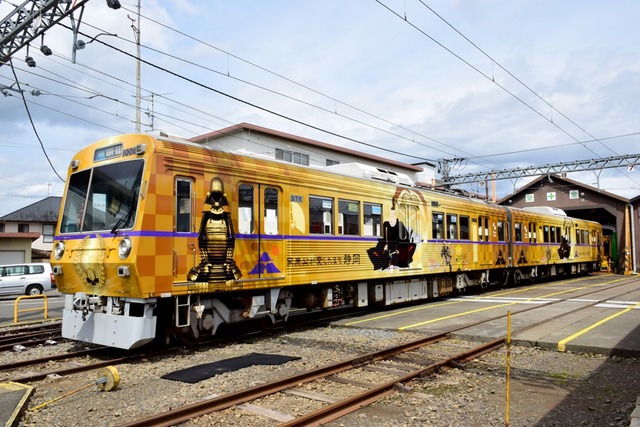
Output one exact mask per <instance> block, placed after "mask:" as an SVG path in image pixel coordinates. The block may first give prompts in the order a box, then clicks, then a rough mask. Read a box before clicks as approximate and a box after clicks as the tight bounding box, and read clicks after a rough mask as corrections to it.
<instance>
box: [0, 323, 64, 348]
mask: <svg viewBox="0 0 640 427" xmlns="http://www.w3.org/2000/svg"><path fill="white" fill-rule="evenodd" d="M60 339H62V323H61V322H52V323H43V324H38V325H29V326H21V327H15V328H7V329H3V330H2V331H0V351H5V350H11V349H13V347H14V346H17V345H21V346H23V347H30V346H35V345H39V344H43V343H45V342H47V341H48V340H60Z"/></svg>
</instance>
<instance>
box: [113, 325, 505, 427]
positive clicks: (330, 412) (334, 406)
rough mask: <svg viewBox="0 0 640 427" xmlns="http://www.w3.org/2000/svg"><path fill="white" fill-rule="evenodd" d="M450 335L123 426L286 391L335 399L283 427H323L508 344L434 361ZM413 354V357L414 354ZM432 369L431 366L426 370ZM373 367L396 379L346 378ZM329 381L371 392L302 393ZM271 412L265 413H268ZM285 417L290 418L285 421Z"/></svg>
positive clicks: (171, 420)
mask: <svg viewBox="0 0 640 427" xmlns="http://www.w3.org/2000/svg"><path fill="white" fill-rule="evenodd" d="M448 334H449V333H448V332H447V333H443V334H441V335H437V336H432V337H428V338H424V339H423V340H418V341H412V342H409V343H405V344H402V345H398V346H394V347H390V348H387V349H384V350H381V351H377V352H373V353H369V354H366V355H364V356H358V357H355V358H351V359H348V360H345V361H342V362H339V363H334V364H330V365H327V366H325V367H322V368H319V369H315V370H312V371H308V372H303V373H301V374H297V375H292V376H289V377H287V378H283V379H280V380H276V381H273V382H269V383H266V384H263V385H259V386H256V387H253V388H249V389H245V390H240V391H238V392H236V393H230V394H227V395H224V396H221V397H217V398H212V399H209V400H205V401H202V402H198V403H195V404H192V405H187V406H184V407H181V408H176V409H174V410H172V411H169V412H164V413H160V414H156V415H153V416H151V417H146V418H140V419H138V420H135V421H133V422H130V423H126V424H122V425H121V426H120V427H137V426H149V427H160V426H171V425H175V424H178V423H181V422H186V421H188V420H191V419H193V418H196V417H199V416H202V415H205V414H210V413H212V412H217V411H221V410H223V409H227V408H230V407H233V406H236V407H238V408H239V409H240V410H242V409H246V408H248V407H249V406H247V403H248V402H251V401H255V400H257V399H260V398H264V397H266V396H271V395H274V394H276V393H282V392H284V395H285V396H286V395H295V396H306V397H307V398H309V399H317V400H320V401H325V402H327V401H329V402H331V401H333V403H330V404H329V405H326V406H324V407H322V408H320V409H318V410H316V411H314V412H312V413H309V414H305V415H304V416H302V417H297V418H293V417H292V418H293V419H291V420H290V421H288V422H286V423H285V424H283V426H309V425H321V424H322V423H325V422H328V421H332V420H335V419H338V418H340V417H342V416H344V415H346V414H348V413H351V412H353V411H355V410H357V409H359V408H360V407H362V406H363V405H367V404H370V403H372V402H374V401H376V400H378V399H380V398H382V397H384V396H387V395H388V394H390V393H393V392H395V389H396V388H397V387H398V386H400V387H403V386H405V385H406V384H407V383H409V382H410V381H413V380H414V379H416V378H420V377H424V376H426V375H430V374H432V373H434V372H436V371H438V370H440V369H442V368H444V367H447V366H461V365H463V364H464V363H466V362H468V361H469V360H473V359H475V358H477V357H480V356H481V355H483V354H486V353H488V352H491V351H493V350H495V349H497V348H500V347H502V346H503V345H504V339H498V340H494V341H491V342H488V343H485V344H482V345H479V346H476V347H473V348H469V349H466V350H465V351H462V352H459V353H457V354H455V355H453V356H449V357H442V358H440V359H439V360H436V361H429V360H428V359H427V355H426V353H425V352H424V347H425V346H429V345H430V344H433V343H437V342H440V341H442V340H444V339H446V337H447V335H448ZM412 352H413V354H412ZM400 355H402V356H403V358H404V359H405V361H404V363H402V364H399V363H398V362H397V361H395V358H397V357H398V356H400ZM424 365H426V366H424ZM361 369H373V370H378V371H379V372H386V373H390V372H395V373H396V374H398V376H396V377H395V378H393V379H391V380H389V381H385V382H383V383H382V384H374V383H362V382H359V381H356V380H350V379H348V378H345V377H344V376H341V374H342V375H344V374H345V372H348V371H354V372H353V375H354V376H356V377H357V376H358V372H357V371H358V370H361ZM319 380H328V381H332V382H335V383H336V386H337V384H347V385H356V386H358V387H364V388H366V390H365V391H363V392H361V393H357V394H355V395H353V396H351V397H349V398H347V399H338V400H337V401H336V399H335V398H334V397H333V396H322V395H318V394H312V393H305V391H304V390H302V391H301V390H299V389H300V388H301V387H300V386H301V385H304V384H306V383H309V382H312V381H319ZM267 412H268V411H264V413H267ZM283 418H285V417H283Z"/></svg>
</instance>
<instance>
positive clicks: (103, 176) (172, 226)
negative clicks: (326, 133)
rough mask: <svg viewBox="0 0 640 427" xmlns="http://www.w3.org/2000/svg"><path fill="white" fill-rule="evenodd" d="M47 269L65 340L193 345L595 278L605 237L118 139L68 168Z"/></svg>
mask: <svg viewBox="0 0 640 427" xmlns="http://www.w3.org/2000/svg"><path fill="white" fill-rule="evenodd" d="M59 218H60V219H59V221H58V227H57V232H56V236H55V241H54V247H53V251H52V255H51V265H52V267H53V272H54V274H55V277H56V282H57V284H58V289H59V291H60V292H61V293H63V294H65V307H64V311H63V336H64V337H66V338H71V339H75V340H79V341H83V342H90V343H95V344H102V345H106V346H113V347H118V348H124V349H129V348H135V347H139V346H141V345H144V344H146V343H148V342H150V341H152V340H154V339H155V338H159V339H162V340H164V339H169V338H172V337H179V338H181V339H183V340H185V341H187V342H196V341H198V340H199V339H201V338H203V337H208V336H211V335H213V334H215V333H216V331H217V330H218V328H219V327H220V326H221V325H223V324H234V323H237V322H244V321H247V320H249V319H263V320H265V321H268V322H281V321H285V320H286V319H287V318H288V316H289V314H290V313H291V311H292V309H293V308H303V309H308V310H312V309H328V308H332V307H340V306H345V305H353V306H355V307H364V306H371V305H391V304H397V303H404V302H408V301H413V300H422V299H429V298H437V297H442V296H446V295H450V294H452V293H454V292H464V291H465V290H466V289H467V288H469V287H473V286H481V287H484V286H488V285H491V284H505V283H506V282H507V281H513V282H515V283H519V282H522V281H534V280H536V279H538V278H541V277H550V276H555V275H560V274H576V273H588V272H591V271H594V270H597V269H598V262H599V257H600V253H599V251H600V243H601V238H602V228H601V226H600V225H599V224H598V223H596V222H591V221H586V220H581V219H576V218H570V217H568V216H566V215H565V214H564V213H563V212H561V211H558V210H552V209H545V208H539V209H537V210H522V209H516V208H509V207H505V206H499V205H495V204H491V203H487V202H485V201H481V200H478V199H474V198H469V197H463V196H460V195H454V194H447V193H444V192H437V191H432V190H429V189H427V188H422V187H420V186H416V185H415V184H414V183H412V182H411V181H410V180H409V179H408V177H405V176H402V175H401V174H395V173H390V172H388V171H384V170H379V169H376V168H373V167H369V166H363V165H357V164H350V165H338V167H331V166H329V167H326V168H323V169H319V168H311V167H304V166H299V165H294V164H291V163H286V162H282V161H277V160H273V159H266V158H263V157H260V156H251V155H239V154H234V153H229V152H223V151H217V150H215V149H212V148H210V147H208V146H206V145H201V144H195V143H191V142H188V141H185V140H179V139H175V138H169V137H152V136H150V135H138V134H132V135H121V136H116V137H112V138H108V139H105V140H102V141H99V142H96V143H94V144H92V145H90V146H88V147H86V148H84V149H83V150H81V151H79V152H78V153H77V154H76V155H75V156H74V157H73V159H72V161H71V162H70V166H69V170H68V178H67V184H66V188H65V192H64V197H63V202H62V205H61V210H60V216H59Z"/></svg>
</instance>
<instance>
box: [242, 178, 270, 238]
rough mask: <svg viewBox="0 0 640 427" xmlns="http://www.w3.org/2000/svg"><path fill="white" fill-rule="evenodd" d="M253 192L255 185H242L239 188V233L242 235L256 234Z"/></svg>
mask: <svg viewBox="0 0 640 427" xmlns="http://www.w3.org/2000/svg"><path fill="white" fill-rule="evenodd" d="M253 191H254V190H253V185H249V184H240V186H239V187H238V233H240V234H251V233H253V232H254V220H253V199H254V195H253ZM265 209H266V207H265Z"/></svg>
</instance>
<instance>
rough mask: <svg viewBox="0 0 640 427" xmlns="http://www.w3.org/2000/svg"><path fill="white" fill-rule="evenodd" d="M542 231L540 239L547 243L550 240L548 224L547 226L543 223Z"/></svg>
mask: <svg viewBox="0 0 640 427" xmlns="http://www.w3.org/2000/svg"><path fill="white" fill-rule="evenodd" d="M542 232H543V234H542V238H543V240H542V241H543V242H544V243H549V242H550V240H549V226H548V225H545V226H544V227H543V228H542Z"/></svg>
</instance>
